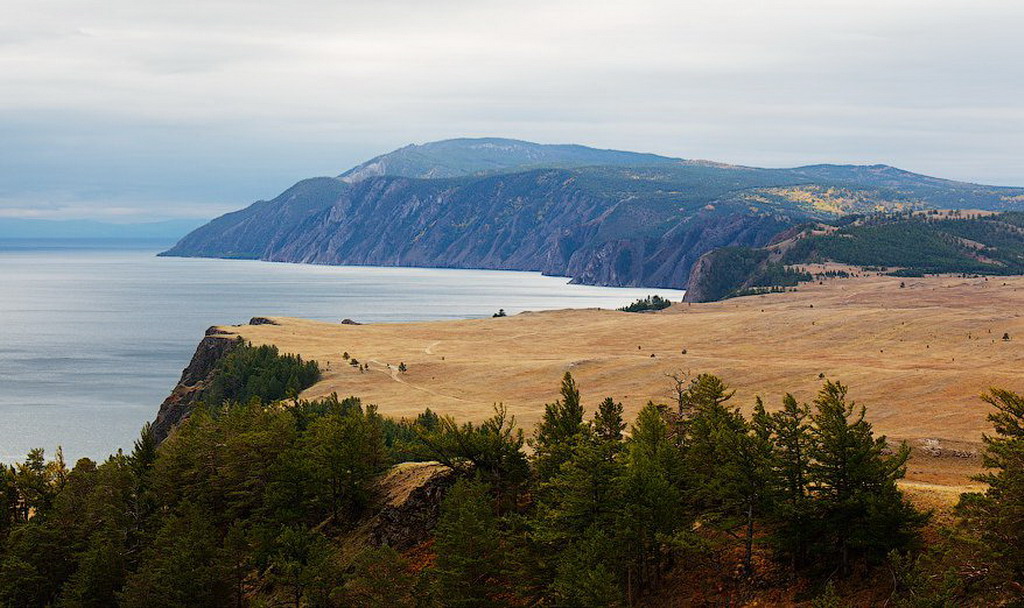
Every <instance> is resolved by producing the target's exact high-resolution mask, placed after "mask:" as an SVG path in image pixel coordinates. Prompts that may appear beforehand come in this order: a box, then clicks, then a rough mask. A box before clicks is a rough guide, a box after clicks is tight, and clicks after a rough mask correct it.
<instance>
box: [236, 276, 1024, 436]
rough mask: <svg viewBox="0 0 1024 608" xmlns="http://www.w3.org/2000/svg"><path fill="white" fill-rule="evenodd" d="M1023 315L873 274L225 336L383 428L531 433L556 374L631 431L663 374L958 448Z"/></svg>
mask: <svg viewBox="0 0 1024 608" xmlns="http://www.w3.org/2000/svg"><path fill="white" fill-rule="evenodd" d="M901 282H903V283H904V284H905V287H904V288H900V283H901ZM1022 309H1024V277H1008V278H999V279H994V278H993V279H989V280H985V279H984V278H974V279H970V278H968V279H964V278H952V277H927V278H898V277H889V276H875V275H872V276H865V277H861V278H850V279H843V280H826V281H824V282H823V284H821V285H819V284H818V283H817V282H815V283H814V284H810V285H806V286H802V287H801V288H800V290H799V291H797V292H789V293H777V294H769V295H765V296H757V297H749V298H738V299H731V300H727V301H723V302H714V303H707V304H693V305H686V304H676V305H673V306H672V307H671V308H669V309H666V310H664V311H661V312H657V313H653V314H631V313H625V312H616V311H606V310H564V311H551V312H540V313H523V314H519V315H515V316H511V317H506V318H499V319H482V320H466V321H451V322H428V323H401V324H394V323H382V324H370V325H343V324H333V323H322V322H315V321H307V320H300V319H275V321H276V323H277V324H260V325H243V326H237V327H236V326H225V327H220V328H219V331H220V332H224V333H223V334H222V335H224V336H226V337H231V336H241V337H243V338H245V339H246V340H251V341H252V342H253V343H255V344H274V345H276V346H278V347H279V348H280V349H281V350H282V351H283V352H289V353H296V354H300V355H302V357H303V358H304V359H309V360H315V361H318V362H319V363H320V367H321V369H322V370H323V379H322V380H321V381H320V382H319V383H317V384H316V385H314V386H313V387H312V388H310V389H309V390H308V391H306V393H304V396H306V397H311V398H312V397H319V396H325V395H329V394H331V393H332V392H337V393H338V394H339V395H360V396H362V397H364V398H365V399H366V400H368V401H370V402H373V403H377V404H379V405H380V407H381V412H382V413H384V414H387V415H393V416H415V415H416V414H418V413H419V412H420V411H422V410H423V408H424V407H429V408H431V409H432V410H434V411H436V412H438V413H442V414H452V415H455V416H457V417H459V418H460V419H467V420H481V419H483V418H485V417H487V416H489V415H490V414H491V412H492V407H493V405H494V403H498V402H501V403H504V404H505V405H506V406H507V407H508V408H509V411H510V413H512V414H515V415H516V417H517V419H518V420H519V422H520V423H521V424H522V425H523V426H525V427H526V428H532V427H533V425H534V424H535V423H536V422H537V421H538V420H539V419H540V416H541V414H542V413H543V404H544V403H546V402H549V401H550V400H551V385H552V384H553V383H556V384H557V382H558V379H559V378H560V377H561V375H562V374H563V373H564V372H565V371H566V370H571V371H572V373H573V375H574V376H575V377H577V379H578V380H579V383H580V386H581V387H583V395H584V397H585V398H586V399H588V400H590V401H593V400H594V399H597V398H598V397H603V396H605V395H610V396H613V397H615V399H616V400H617V401H622V403H623V405H624V406H625V410H626V412H625V415H626V417H627V418H632V417H633V416H634V415H635V414H636V412H637V411H639V409H640V408H641V407H642V406H643V405H644V404H645V403H647V401H648V400H650V399H654V400H656V401H661V402H667V401H669V400H670V399H672V397H671V381H670V380H669V379H667V378H666V377H665V375H664V374H665V373H669V372H677V371H680V370H682V371H684V372H685V371H689V372H692V373H694V374H696V373H700V372H712V373H716V374H718V375H721V376H722V377H723V378H724V379H726V380H727V381H728V382H729V383H730V384H731V385H733V386H734V387H735V388H736V389H737V391H738V392H737V396H736V402H737V404H739V405H743V406H745V407H749V406H750V405H752V404H753V401H754V397H755V396H756V395H761V396H762V397H764V399H765V402H766V403H767V404H768V405H769V406H771V407H775V406H776V405H777V404H778V403H779V401H780V399H781V398H782V396H783V395H784V394H785V393H786V392H792V393H793V394H794V395H795V396H796V397H797V398H799V399H810V398H811V397H812V396H813V395H814V393H815V392H816V391H817V390H818V389H819V388H820V384H821V381H822V379H821V378H820V377H819V374H824V375H825V377H827V378H831V379H839V380H842V381H843V382H844V383H848V384H849V385H850V386H851V387H853V388H854V393H853V396H854V397H855V398H856V399H857V400H858V402H859V403H862V404H864V405H866V406H868V407H869V408H870V409H871V411H872V420H873V422H874V423H875V426H876V428H877V429H878V430H879V431H880V432H882V433H885V434H888V435H890V436H892V437H897V438H901V439H908V440H911V441H913V442H914V443H915V444H916V445H919V444H920V442H921V441H923V440H925V439H936V440H939V441H940V442H942V443H943V444H945V443H947V442H948V443H951V444H954V445H955V444H957V443H958V442H962V441H966V442H971V443H977V442H979V441H980V439H981V433H982V432H983V431H985V430H986V429H987V428H989V427H988V422H987V421H986V420H985V415H986V413H987V410H986V409H985V407H984V406H983V404H981V403H980V402H979V401H978V399H977V396H978V395H979V394H980V393H981V392H982V391H984V390H986V389H988V388H989V387H992V386H1006V387H1008V388H1015V387H1016V385H1017V384H1018V382H1019V377H1020V373H1019V371H1020V368H1021V365H1022V364H1024V350H1022V344H1024V318H1022V317H1020V316H1019V311H1020V310H1022ZM1004 333H1008V334H1009V336H1010V337H1011V340H1008V341H1004V340H1002V336H1003V334H1004ZM683 351H685V353H684V352H683ZM345 352H348V353H349V354H350V355H351V356H352V357H355V358H357V359H358V360H359V361H360V362H361V363H365V364H367V365H368V366H369V369H368V371H367V373H360V372H359V371H358V370H356V369H355V368H353V367H352V366H351V365H349V363H348V362H347V361H345V360H344V358H343V357H342V354H343V353H345ZM652 355H653V356H652ZM402 362H404V363H405V364H406V366H407V368H408V371H407V372H405V373H399V372H398V370H397V367H398V365H399V363H402Z"/></svg>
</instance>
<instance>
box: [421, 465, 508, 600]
mask: <svg viewBox="0 0 1024 608" xmlns="http://www.w3.org/2000/svg"><path fill="white" fill-rule="evenodd" d="M434 535H435V544H434V546H435V550H436V551H437V564H436V567H435V576H436V580H437V583H438V584H437V593H438V595H439V596H440V597H441V598H442V604H443V605H444V606H446V607H451V608H459V607H465V608H481V607H485V606H494V605H497V602H496V600H495V598H494V597H493V583H494V578H495V577H496V576H497V575H498V574H499V572H500V568H501V562H500V557H501V555H500V551H499V549H500V547H499V539H500V533H499V529H498V521H497V518H496V517H495V515H494V510H493V508H492V506H491V498H490V489H489V488H488V487H487V484H485V483H483V482H480V481H474V480H469V479H460V480H459V481H457V482H456V483H455V485H454V486H453V487H452V489H451V490H449V492H448V495H447V496H446V497H445V499H444V501H443V503H442V505H441V517H440V519H439V520H438V522H437V528H436V530H435V533H434Z"/></svg>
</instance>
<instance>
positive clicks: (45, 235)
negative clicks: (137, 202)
mask: <svg viewBox="0 0 1024 608" xmlns="http://www.w3.org/2000/svg"><path fill="white" fill-rule="evenodd" d="M204 222H205V220H167V221H163V222H148V223H141V224H114V223H109V222H97V221H93V220H40V219H23V218H4V217H0V238H2V239H154V240H156V239H160V240H167V241H170V240H174V239H179V238H181V237H182V236H184V235H186V234H188V233H189V232H190V231H192V230H195V229H196V228H197V227H199V226H201V225H202V224H203V223H204Z"/></svg>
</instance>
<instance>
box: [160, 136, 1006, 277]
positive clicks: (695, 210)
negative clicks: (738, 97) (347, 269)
mask: <svg viewBox="0 0 1024 608" xmlns="http://www.w3.org/2000/svg"><path fill="white" fill-rule="evenodd" d="M538 165H540V166H541V168H527V167H535V166H538ZM951 200H956V201H959V203H960V204H959V205H958V206H960V207H967V208H982V209H1002V208H1008V207H1009V208H1012V207H1013V206H1015V205H1016V206H1024V190H1021V189H1010V188H993V187H987V186H975V185H971V184H961V183H958V182H946V181H944V180H936V179H934V178H927V177H924V176H918V175H915V174H911V173H906V172H902V171H900V170H898V169H893V168H891V167H843V166H830V165H823V166H816V167H803V168H798V169H758V168H751V167H737V166H731V165H720V164H714V163H707V162H695V161H683V160H678V159H670V158H665V157H658V156H653V155H644V154H635V153H631V152H616V151H606V150H594V149H591V148H585V147H582V146H542V145H539V144H530V143H528V142H517V141H514V140H500V139H484V140H450V141H444V142H436V143H433V144H426V145H423V146H410V147H407V148H402V149H400V150H396V151H395V152H392V153H391V154H386V155H384V156H381V157H377V158H376V159H373V160H371V161H369V162H367V163H364V164H363V165H360V166H359V167H356V168H354V169H352V170H351V171H349V172H347V173H345V174H343V175H342V176H340V177H338V178H315V179H310V180H305V181H303V182H300V183H298V184H296V185H295V186H293V187H292V188H289V189H288V190H287V191H285V192H284V193H282V194H281V195H280V196H278V197H277V198H275V199H273V200H271V201H260V202H257V203H255V204H253V205H251V206H250V207H248V208H246V209H243V210H241V211H237V212H234V213H230V214H227V215H225V216H222V217H220V218H217V219H216V220H213V221H212V222H210V223H209V224H207V225H206V226H203V227H201V228H199V229H197V230H195V231H194V232H192V233H191V234H189V235H188V236H186V237H185V238H183V239H182V240H181V241H180V242H179V243H178V244H177V245H176V246H175V247H174V248H172V249H171V250H169V251H168V252H166V253H165V255H175V256H200V257H226V258H247V259H262V260H271V261H283V262H304V263H314V264H362V265H385V266H425V267H442V268H488V269H504V270H531V271H541V272H544V273H546V274H552V275H560V276H569V277H572V279H573V281H574V282H577V283H586V284H596V285H612V286H644V287H672V288H682V287H685V286H686V284H687V281H688V278H689V275H690V270H691V267H692V266H693V264H694V263H695V262H696V260H697V259H698V258H699V257H700V256H701V255H703V254H704V253H707V252H708V251H711V250H713V249H716V248H719V247H726V246H748V247H760V246H763V245H765V244H767V243H768V242H769V241H770V240H771V239H772V237H773V236H775V235H776V234H778V233H779V232H780V231H782V230H785V229H787V228H789V227H791V226H794V225H796V224H799V223H801V222H804V221H807V220H810V219H827V218H830V217H834V216H836V215H840V214H843V213H849V212H854V211H876V210H893V209H899V210H902V209H919V208H929V207H938V206H950V205H948V202H949V201H951Z"/></svg>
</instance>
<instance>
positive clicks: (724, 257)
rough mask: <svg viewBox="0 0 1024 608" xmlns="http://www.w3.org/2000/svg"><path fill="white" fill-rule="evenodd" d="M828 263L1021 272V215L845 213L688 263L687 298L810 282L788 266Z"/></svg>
mask: <svg viewBox="0 0 1024 608" xmlns="http://www.w3.org/2000/svg"><path fill="white" fill-rule="evenodd" d="M826 262H833V263H837V264H846V265H850V266H858V267H866V268H872V269H875V270H876V271H879V272H885V273H888V274H892V275H896V276H922V275H925V274H967V275H996V276H999V275H1002V276H1006V275H1021V274H1024V213H1021V212H1005V213H997V214H983V213H977V212H976V213H971V212H951V213H940V212H924V213H922V212H918V213H912V214H895V215H893V214H879V215H870V216H851V217H846V218H842V220H840V221H837V222H833V223H831V224H824V223H814V224H809V225H807V226H804V227H801V228H800V229H797V230H792V231H790V233H789V234H784V235H781V236H780V237H779V238H777V239H776V241H775V242H773V243H772V244H770V245H769V246H767V247H762V248H751V247H732V248H723V249H719V250H716V251H712V252H709V253H707V254H706V255H704V256H703V257H702V258H701V259H700V260H699V261H698V263H697V264H696V265H695V266H694V269H693V272H692V274H691V276H690V280H689V281H688V282H689V284H690V289H689V290H688V291H687V294H686V299H687V300H689V301H691V302H701V301H712V300H720V299H723V298H728V297H731V296H736V295H745V294H748V293H757V292H760V291H765V290H769V291H770V290H772V289H773V288H778V287H788V286H792V285H795V284H796V283H797V282H798V281H800V280H809V279H810V278H811V276H810V275H807V274H805V273H801V272H799V271H796V270H794V269H793V267H796V266H800V265H806V264H815V263H826Z"/></svg>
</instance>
